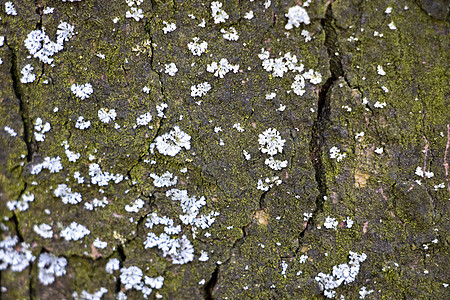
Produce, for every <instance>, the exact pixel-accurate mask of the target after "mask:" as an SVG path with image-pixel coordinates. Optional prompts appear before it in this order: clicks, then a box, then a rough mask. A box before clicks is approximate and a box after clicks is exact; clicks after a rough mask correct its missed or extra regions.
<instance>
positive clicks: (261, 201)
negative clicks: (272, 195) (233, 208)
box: [258, 189, 270, 209]
mask: <svg viewBox="0 0 450 300" xmlns="http://www.w3.org/2000/svg"><path fill="white" fill-rule="evenodd" d="M269 191H270V189H269V190H267V191H265V192H263V193H262V194H261V196H260V197H259V202H258V203H259V209H264V203H265V200H266V195H267V193H268V192H269Z"/></svg>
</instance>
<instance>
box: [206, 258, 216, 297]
mask: <svg viewBox="0 0 450 300" xmlns="http://www.w3.org/2000/svg"><path fill="white" fill-rule="evenodd" d="M218 277H219V266H216V268H215V269H214V272H213V273H212V275H211V278H210V279H209V280H208V282H207V283H206V284H205V300H214V299H215V298H214V296H213V290H214V287H215V286H216V283H217V279H218Z"/></svg>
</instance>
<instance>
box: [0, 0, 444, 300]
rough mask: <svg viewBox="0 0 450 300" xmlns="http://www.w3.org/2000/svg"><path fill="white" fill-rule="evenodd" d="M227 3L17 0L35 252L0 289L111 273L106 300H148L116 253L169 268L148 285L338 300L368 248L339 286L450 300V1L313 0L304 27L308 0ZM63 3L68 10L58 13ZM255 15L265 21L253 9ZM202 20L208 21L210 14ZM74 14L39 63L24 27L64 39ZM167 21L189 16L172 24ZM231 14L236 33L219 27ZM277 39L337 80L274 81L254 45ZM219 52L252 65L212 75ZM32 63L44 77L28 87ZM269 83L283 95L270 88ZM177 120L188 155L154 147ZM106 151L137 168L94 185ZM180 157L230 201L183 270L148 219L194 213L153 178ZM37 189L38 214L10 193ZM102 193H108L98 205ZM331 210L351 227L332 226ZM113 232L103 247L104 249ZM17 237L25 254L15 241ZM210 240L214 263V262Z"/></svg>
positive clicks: (67, 294)
mask: <svg viewBox="0 0 450 300" xmlns="http://www.w3.org/2000/svg"><path fill="white" fill-rule="evenodd" d="M264 2H266V1H264ZM303 2H305V1H303ZM222 3H223V6H222V9H224V10H225V11H226V12H227V13H228V15H229V18H228V19H227V20H226V22H225V23H220V24H216V23H214V20H213V18H212V17H211V2H209V1H180V0H173V1H144V2H143V3H142V4H140V6H139V7H140V8H141V9H142V10H143V14H144V17H143V18H142V19H141V20H140V21H135V20H134V19H130V18H126V17H125V15H126V11H127V10H129V9H130V8H129V6H128V5H127V3H126V2H125V1H114V2H109V1H93V0H83V1H80V2H73V3H70V2H66V3H64V2H62V1H46V0H41V1H25V0H16V1H14V5H15V8H16V10H17V13H18V15H17V16H12V15H7V14H6V13H5V6H4V5H3V6H2V11H1V21H0V22H1V23H2V26H1V27H0V36H5V45H4V46H3V47H0V58H1V60H2V61H3V63H2V64H0V215H1V217H2V220H3V221H2V224H3V225H2V226H1V230H2V231H1V234H2V240H5V239H6V238H7V237H9V236H18V239H19V242H24V243H27V244H29V250H30V251H31V252H32V253H33V255H34V256H35V257H36V259H35V260H34V261H32V262H30V264H29V266H28V267H27V268H26V269H24V270H23V271H21V272H13V271H12V270H10V269H6V270H2V271H1V273H0V285H1V294H0V295H1V299H26V298H30V299H70V298H73V297H74V292H76V293H78V295H81V293H82V292H83V291H85V292H88V293H91V294H92V293H95V292H96V291H98V290H99V289H100V288H101V287H104V288H105V289H107V291H108V292H107V293H106V294H104V295H103V298H102V299H114V298H115V297H116V296H117V295H118V293H119V292H125V293H126V294H127V296H128V299H139V298H142V292H141V291H137V290H136V289H130V290H127V289H126V287H125V285H124V283H123V282H121V279H120V270H116V271H114V272H112V274H110V273H108V272H106V270H105V266H106V264H107V263H108V261H109V260H110V259H112V258H117V259H119V261H120V268H126V267H130V266H138V267H139V268H140V269H142V271H143V272H144V274H145V275H147V276H149V277H157V276H163V277H164V278H165V281H164V285H163V287H162V288H161V289H154V290H153V292H152V293H151V295H150V298H151V299H154V298H157V299H160V298H163V299H203V298H205V299H322V298H324V297H325V296H324V291H323V287H322V286H321V285H320V284H319V283H318V282H317V280H315V277H316V276H317V275H318V274H319V273H320V272H322V273H325V274H330V273H331V272H332V270H333V266H337V265H339V264H343V263H348V254H349V251H353V252H358V253H365V254H366V255H367V260H366V261H364V262H362V263H361V267H360V270H359V273H358V275H357V277H356V280H355V281H353V282H351V283H349V284H342V285H340V286H339V287H337V288H336V289H334V291H335V292H336V297H337V298H339V297H341V296H344V297H345V299H357V298H358V297H359V296H360V291H361V289H362V288H363V287H365V288H366V289H367V290H368V291H370V290H373V291H372V292H371V293H370V294H369V295H367V296H366V299H367V298H370V299H380V298H383V299H445V298H447V297H448V296H445V295H449V292H448V288H447V286H448V284H450V282H448V277H449V276H448V275H449V271H448V269H449V260H448V257H450V255H449V247H448V245H449V242H450V241H449V238H448V235H447V232H448V231H449V222H448V221H449V212H448V211H449V210H448V208H449V206H448V201H449V199H450V186H449V174H448V172H449V167H448V160H449V159H450V154H449V152H450V114H449V110H448V107H449V106H450V103H449V97H448V95H449V90H448V85H449V81H448V67H449V65H448V62H449V61H450V57H449V52H448V48H449V47H448V46H449V45H448V44H449V38H448V32H449V25H448V6H446V5H445V1H431V0H430V1H424V0H423V1H422V0H421V1H388V0H376V1H374V0H373V1H365V0H363V1H354V0H336V1H324V0H323V1H312V3H311V4H310V5H309V6H307V7H305V8H306V11H307V12H308V14H309V17H310V19H311V23H310V24H308V25H306V24H301V25H300V27H299V28H294V29H292V30H289V31H288V30H286V29H285V25H286V23H287V18H286V17H285V14H286V13H287V12H288V9H289V8H290V7H293V6H294V5H297V4H298V3H297V2H296V1H283V0H275V1H271V5H270V6H269V7H267V8H265V7H264V3H263V2H262V1H231V0H230V1H222ZM302 4H303V3H300V5H302ZM49 6H51V7H54V12H53V13H51V14H44V9H45V8H46V7H49ZM388 7H391V11H390V12H389V9H388ZM387 9H388V10H387ZM249 11H253V14H254V17H253V18H252V19H247V18H245V17H244V16H245V15H246V13H248V12H249ZM203 20H204V22H205V26H199V25H200V24H202V22H203ZM61 21H64V22H67V23H69V24H72V25H74V26H75V32H76V34H75V35H74V36H73V37H72V38H71V39H70V40H69V41H67V42H65V43H64V50H62V51H61V52H59V53H57V54H55V55H54V56H53V58H54V63H53V64H54V65H53V66H51V65H47V64H44V63H42V62H40V61H39V60H38V59H36V58H33V57H29V56H30V53H29V52H28V51H27V49H26V48H25V46H24V40H25V39H26V38H27V35H28V34H29V33H30V32H31V31H32V30H36V29H42V28H45V31H46V33H47V34H48V35H49V36H50V38H51V39H52V40H54V39H55V37H56V31H57V28H58V25H59V24H60V22H61ZM164 22H168V23H175V24H176V27H177V29H176V30H175V31H173V32H169V33H167V34H165V33H164V31H163V28H164V27H165V26H166V24H165V23H164ZM230 26H232V27H234V28H235V29H236V30H237V32H238V34H239V39H238V40H237V41H229V40H226V39H224V38H223V33H221V32H220V30H221V29H226V28H229V27H230ZM394 27H395V29H394ZM302 30H307V31H308V33H307V35H308V36H310V37H311V40H310V41H306V40H305V35H304V34H303V35H302ZM194 37H198V38H199V39H200V40H201V41H207V42H208V48H207V51H206V53H204V54H202V55H201V56H194V55H192V53H191V52H190V51H189V50H188V46H187V45H188V43H190V42H192V40H193V38H194ZM262 48H264V49H265V50H268V51H269V52H270V55H271V57H272V58H276V57H281V56H283V55H284V54H285V53H288V52H290V53H291V54H293V55H296V56H297V58H298V59H299V63H300V62H301V63H302V64H303V65H304V68H305V70H309V69H313V70H314V71H317V72H319V73H320V74H321V75H322V81H321V82H320V83H319V84H317V85H315V84H311V83H310V82H309V81H307V82H306V87H305V91H306V92H305V93H304V94H303V95H302V96H299V95H296V94H295V93H294V92H292V87H291V84H292V82H293V81H294V77H295V75H296V74H295V73H294V72H286V74H285V75H284V77H282V78H277V77H274V76H273V74H271V73H270V72H267V71H265V70H264V69H263V67H262V66H261V59H260V58H259V57H258V54H260V53H261V49H262ZM221 58H227V59H228V61H229V62H230V63H231V64H239V66H240V70H239V72H237V73H236V74H234V73H232V72H230V73H228V74H227V75H225V77H224V78H223V79H220V78H217V77H214V75H213V74H211V73H210V72H207V70H206V66H207V64H211V63H212V62H214V61H215V62H218V61H219V60H220V59H221ZM168 63H175V64H176V65H177V68H178V72H177V74H176V76H173V77H172V76H169V75H168V74H167V73H166V72H165V64H168ZM26 64H31V65H32V66H33V67H34V73H35V74H36V77H37V78H36V80H35V81H34V82H32V83H27V84H23V83H21V81H20V79H21V77H22V74H21V70H22V68H23V67H24V66H25V65H26ZM380 67H381V68H382V69H383V70H384V72H385V75H380V74H382V72H380V69H379V68H380ZM87 82H89V83H91V84H92V86H93V90H94V93H93V94H92V95H91V96H90V97H89V98H87V99H85V100H81V99H80V98H77V97H76V96H75V95H74V94H73V93H72V92H71V90H70V87H71V85H72V84H74V83H77V84H83V83H87ZM202 82H209V83H210V84H211V86H212V89H211V90H210V91H209V92H208V93H207V94H206V95H205V96H203V97H201V98H193V97H191V86H192V85H195V84H199V83H202ZM144 87H147V88H148V93H145V92H143V91H142V89H143V88H144ZM272 92H273V93H276V96H275V98H273V99H270V100H268V99H266V95H267V94H269V93H272ZM200 100H201V102H199V101H200ZM161 103H166V104H167V106H168V107H167V108H166V109H165V110H164V116H163V115H161V114H159V116H158V109H157V106H158V105H160V104H161ZM283 105H285V106H286V108H285V109H284V110H283V109H280V106H283ZM101 108H106V109H115V111H116V112H117V116H116V119H115V120H114V121H112V122H110V123H107V124H106V123H102V122H101V121H100V120H99V117H98V110H99V109H101ZM147 112H150V113H151V115H152V117H153V118H152V121H151V123H149V126H139V127H136V126H135V125H136V118H137V117H139V116H140V115H142V114H145V113H147ZM80 116H83V117H84V118H85V119H86V120H90V121H91V126H90V127H89V128H87V129H85V130H79V129H77V128H76V127H75V124H76V121H77V119H78V118H79V117H80ZM37 118H41V119H42V120H43V121H44V123H45V122H49V123H51V130H50V131H49V132H47V133H46V134H45V141H44V142H40V141H37V140H36V137H35V135H34V132H35V128H34V122H35V121H36V119H37ZM236 123H240V126H241V127H243V128H244V131H243V132H240V131H238V130H237V129H236V128H235V127H233V125H234V124H236ZM5 126H7V127H10V128H12V129H14V131H15V132H16V133H17V136H11V134H9V133H8V132H7V131H6V130H4V128H5ZM174 126H179V127H180V128H181V129H182V130H183V131H185V132H186V133H188V134H189V135H190V136H191V149H190V150H182V151H181V152H180V153H179V154H178V155H176V156H175V157H171V156H165V155H162V154H160V153H159V152H158V151H157V150H156V149H153V147H152V146H151V145H152V143H154V142H155V139H156V137H157V136H161V135H162V134H164V133H167V132H169V131H170V130H171V129H172V128H173V127H174ZM219 127H220V129H221V131H220V130H218V128H219ZM268 128H276V129H277V130H278V131H279V132H280V135H281V137H282V138H283V139H285V140H286V143H285V146H284V149H283V152H282V153H281V154H277V156H276V158H277V159H281V160H286V161H287V162H288V164H287V167H286V168H283V169H282V170H278V171H277V170H272V169H270V168H269V167H268V166H267V165H266V164H265V159H266V158H268V155H266V154H263V153H261V151H260V149H259V147H260V145H259V144H258V135H259V134H261V133H262V132H263V131H265V130H266V129H268ZM65 141H66V142H67V144H68V145H70V150H71V151H73V152H75V153H80V154H81V158H80V159H78V160H77V161H76V162H71V161H69V160H68V157H67V155H66V153H65V148H64V144H63V142H65ZM333 147H337V148H338V149H339V150H340V152H341V154H345V157H343V158H342V160H339V161H338V160H337V159H336V158H332V155H331V153H330V149H332V148H333ZM152 149H153V151H152ZM380 149H382V150H380ZM244 150H245V151H246V152H247V153H248V154H250V158H249V159H246V157H245V155H244ZM58 156H59V157H60V158H61V162H62V165H63V170H62V171H60V172H58V173H50V172H49V171H48V170H43V171H42V172H41V173H39V174H35V175H33V174H31V169H32V168H33V166H35V165H36V164H38V163H41V162H42V161H44V159H45V157H58ZM92 163H98V164H99V165H100V166H101V168H102V170H103V171H104V172H110V173H113V174H122V175H123V176H124V180H122V181H121V182H119V183H117V184H116V183H113V182H112V181H111V182H110V183H109V184H107V185H105V186H98V185H95V184H93V183H91V182H90V175H89V166H90V165H91V164H92ZM418 167H419V168H420V169H421V170H422V171H423V172H424V175H423V176H420V175H417V174H420V172H418V171H417V168H418ZM166 171H170V172H171V173H173V174H174V175H176V176H178V183H177V185H176V186H175V187H176V188H178V189H185V190H187V191H188V193H189V195H195V196H197V197H201V196H204V197H205V198H206V205H205V207H204V208H202V210H201V212H202V213H203V212H204V213H209V212H210V211H211V210H214V211H216V212H219V213H220V216H217V217H216V220H215V222H214V224H213V225H212V226H211V227H210V228H207V229H202V230H199V231H198V232H194V231H193V230H192V228H191V227H189V226H185V227H183V234H186V235H187V236H188V238H189V239H190V240H191V242H192V244H193V247H194V249H195V251H194V257H195V258H194V260H193V261H192V262H189V263H187V264H184V265H177V264H173V263H172V261H171V259H170V257H169V256H167V257H163V255H162V252H161V251H160V250H158V249H156V248H152V249H145V248H144V241H145V239H146V236H147V233H149V232H150V231H152V230H150V229H149V228H148V227H146V226H145V223H146V220H147V217H149V216H150V214H151V213H154V212H155V213H157V214H158V215H160V216H169V217H171V218H173V219H174V220H177V222H179V221H178V216H179V215H181V214H182V213H183V212H182V210H181V208H180V206H179V204H178V203H176V202H174V201H171V200H170V199H168V197H166V194H165V192H166V191H167V190H168V188H161V187H156V186H155V184H154V181H153V179H152V178H151V177H150V174H152V173H155V174H159V175H161V174H163V173H164V172H166ZM75 172H80V174H81V176H83V177H85V182H84V183H79V182H78V181H77V180H76V178H75V177H74V173H75ZM427 172H432V173H433V175H432V176H431V173H427ZM427 174H428V175H427ZM273 176H278V177H279V178H280V179H281V180H282V183H281V184H280V185H278V186H277V185H273V186H272V187H271V188H270V189H269V190H268V191H262V190H258V189H257V182H258V180H259V179H262V180H264V179H265V178H270V177H273ZM59 184H67V185H68V186H70V187H71V188H72V190H73V191H76V192H79V193H81V194H82V197H83V201H82V202H81V203H79V204H76V205H72V204H63V203H62V201H61V198H58V197H55V196H54V190H55V189H56V188H57V186H58V185H59ZM28 193H31V194H33V195H34V197H35V198H34V201H33V202H30V203H29V206H30V207H29V208H28V209H27V210H25V211H20V210H18V209H16V210H10V209H8V206H7V203H8V202H11V201H16V200H20V199H21V198H22V196H23V195H26V194H28ZM138 198H139V199H142V200H144V203H145V204H144V205H143V207H142V208H140V210H139V212H137V213H131V212H129V211H127V210H126V209H125V206H126V205H130V204H132V203H133V202H134V201H135V200H136V199H138ZM94 199H100V200H101V199H105V200H106V201H107V204H106V205H105V207H103V208H102V207H98V208H94V209H93V210H87V209H85V207H84V205H85V203H92V201H93V200H94ZM327 218H334V219H335V220H336V221H337V226H335V228H332V229H328V228H327V226H326V224H325V223H326V220H327ZM348 219H351V220H352V221H353V222H354V223H353V225H352V226H349V221H348ZM73 221H76V222H77V223H79V224H83V225H84V226H86V227H87V228H88V229H89V230H90V234H89V235H88V236H86V237H84V238H83V239H81V240H79V241H67V240H65V239H64V238H62V237H61V232H62V230H63V229H64V228H66V227H67V226H68V225H69V224H70V223H71V222H73ZM42 223H45V224H48V225H50V226H51V228H52V230H53V234H52V236H51V237H50V238H43V237H42V236H41V235H39V234H37V233H36V230H34V226H35V225H40V224H42ZM155 230H156V229H155ZM155 230H154V231H155ZM155 232H157V233H158V234H159V233H161V232H162V231H161V232H160V231H157V230H156V231H155ZM205 234H206V235H205ZM97 238H99V239H100V240H102V241H105V242H107V243H108V244H107V247H106V248H104V249H100V248H96V247H95V246H94V245H93V243H94V241H95V240H96V239H97ZM14 249H15V250H16V251H17V252H18V253H21V251H23V249H22V248H21V246H19V244H17V245H16V246H15V248H14ZM201 251H204V252H207V253H208V256H209V260H207V261H199V260H198V258H199V257H200V253H201ZM45 252H49V253H52V254H54V255H56V256H58V257H65V258H66V259H67V267H66V274H65V275H63V276H60V277H56V278H55V282H54V283H52V284H50V285H47V286H46V285H43V284H42V282H41V281H40V280H39V276H38V274H39V267H38V260H39V255H40V254H41V253H45ZM0 263H1V261H0Z"/></svg>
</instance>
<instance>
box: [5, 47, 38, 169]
mask: <svg viewBox="0 0 450 300" xmlns="http://www.w3.org/2000/svg"><path fill="white" fill-rule="evenodd" d="M5 44H6V46H7V47H8V49H9V51H10V52H11V69H10V74H11V79H12V84H13V90H14V95H15V96H16V98H17V99H18V100H19V109H20V116H21V119H22V124H23V139H24V141H25V144H26V145H27V162H31V161H32V159H33V152H34V148H35V146H34V145H33V143H32V141H31V136H32V126H31V121H30V117H29V109H28V105H27V103H26V101H25V100H24V99H23V97H22V90H21V88H20V79H19V70H18V66H17V64H18V63H17V56H16V53H15V51H14V49H13V47H12V46H11V45H10V44H9V43H8V42H6V43H5Z"/></svg>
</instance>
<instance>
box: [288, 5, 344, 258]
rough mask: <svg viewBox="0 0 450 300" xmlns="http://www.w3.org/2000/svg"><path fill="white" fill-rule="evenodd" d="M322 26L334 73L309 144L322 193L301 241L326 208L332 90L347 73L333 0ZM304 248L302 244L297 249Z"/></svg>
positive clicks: (321, 94)
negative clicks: (325, 153)
mask: <svg viewBox="0 0 450 300" xmlns="http://www.w3.org/2000/svg"><path fill="white" fill-rule="evenodd" d="M321 25H322V27H323V30H324V32H325V47H326V48H327V53H328V58H329V64H330V73H331V76H330V77H329V78H328V79H327V81H326V82H325V83H324V84H323V85H322V87H321V88H320V90H319V99H318V105H317V106H318V109H317V117H316V120H315V121H314V124H313V127H312V129H311V142H310V145H309V151H310V152H309V157H310V160H311V163H312V165H313V167H314V171H315V180H316V182H317V189H318V192H319V194H318V195H317V197H316V201H315V202H316V203H315V205H316V207H315V209H314V211H313V213H312V217H311V218H309V219H308V221H307V225H306V227H305V229H304V230H303V231H302V232H301V233H300V234H299V237H298V239H299V241H300V240H301V239H302V238H303V237H304V235H305V233H306V231H307V230H308V228H312V227H313V226H314V225H315V217H316V216H317V214H318V213H320V212H322V211H323V204H324V201H325V200H324V199H325V197H326V196H327V194H328V188H327V183H326V177H325V171H326V169H325V166H324V164H323V161H322V153H323V150H324V148H325V146H324V132H325V130H326V126H327V122H328V120H329V114H330V91H331V88H332V86H333V85H334V83H335V82H336V81H337V80H338V79H339V78H341V77H343V76H344V71H343V68H342V62H341V59H340V57H339V56H338V55H335V53H336V52H339V47H338V40H337V33H336V28H335V21H334V19H333V12H332V2H331V3H330V4H329V5H328V7H327V11H326V15H325V18H324V19H322V20H321ZM299 249H301V243H299V246H298V249H297V252H298V251H299Z"/></svg>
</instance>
